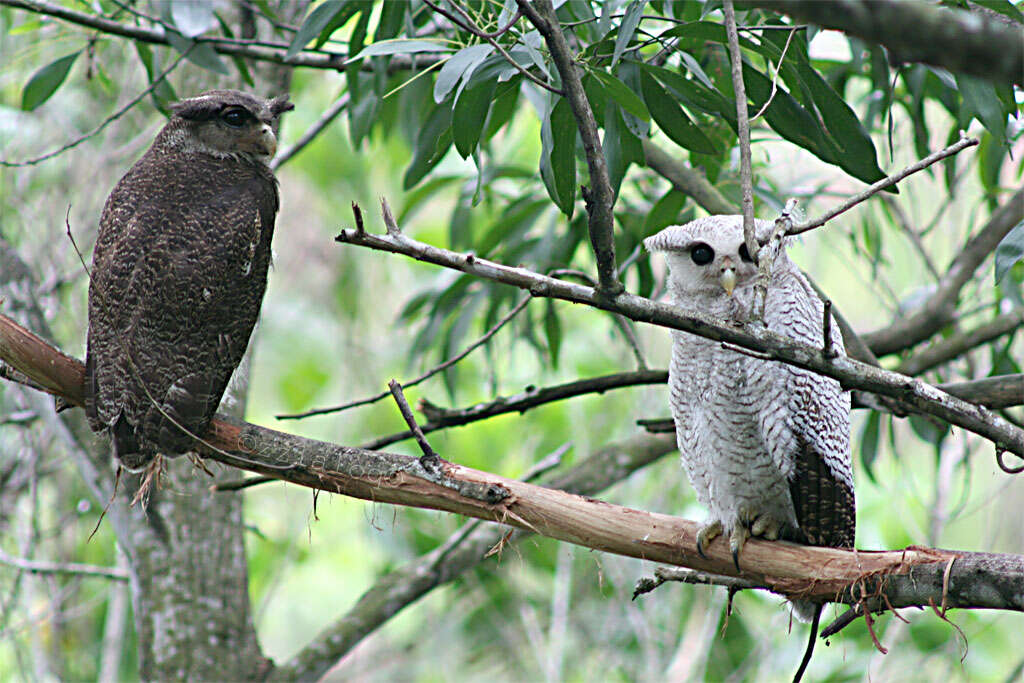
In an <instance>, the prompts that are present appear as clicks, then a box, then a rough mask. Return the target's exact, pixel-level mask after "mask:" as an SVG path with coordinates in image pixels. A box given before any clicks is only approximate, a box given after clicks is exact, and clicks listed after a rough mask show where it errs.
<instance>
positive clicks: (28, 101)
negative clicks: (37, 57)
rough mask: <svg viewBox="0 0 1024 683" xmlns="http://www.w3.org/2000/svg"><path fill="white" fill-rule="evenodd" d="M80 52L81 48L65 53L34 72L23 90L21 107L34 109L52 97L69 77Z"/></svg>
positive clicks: (26, 109)
mask: <svg viewBox="0 0 1024 683" xmlns="http://www.w3.org/2000/svg"><path fill="white" fill-rule="evenodd" d="M80 54H82V51H81V50H78V51H77V52H72V53H71V54H69V55H64V56H63V57H61V58H60V59H55V60H54V61H52V62H50V63H49V64H47V65H46V66H44V67H43V68H41V69H39V70H38V71H36V72H35V73H34V74H32V78H30V79H28V83H26V84H25V89H24V90H23V91H22V92H21V108H22V109H23V110H25V111H32V110H33V109H35V108H36V107H38V106H39V105H41V104H42V103H43V102H45V101H46V100H48V99H50V98H51V97H52V96H53V93H55V92H57V88H59V87H60V86H61V84H62V83H63V82H64V79H65V78H67V77H68V72H69V71H71V66H72V65H73V64H74V63H75V60H76V59H78V55H80Z"/></svg>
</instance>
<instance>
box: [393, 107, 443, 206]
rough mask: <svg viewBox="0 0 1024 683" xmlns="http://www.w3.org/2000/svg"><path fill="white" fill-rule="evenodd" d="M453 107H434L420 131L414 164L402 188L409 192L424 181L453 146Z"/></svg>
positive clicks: (407, 170) (413, 158) (411, 165)
mask: <svg viewBox="0 0 1024 683" xmlns="http://www.w3.org/2000/svg"><path fill="white" fill-rule="evenodd" d="M451 125H452V106H451V104H449V103H448V102H442V103H441V104H439V105H437V106H436V107H434V110H433V111H432V112H431V113H430V115H429V116H428V117H427V120H426V122H425V123H424V124H423V127H422V129H421V130H420V136H419V138H418V139H417V140H416V150H415V151H414V152H413V157H412V162H411V163H410V164H409V168H408V169H406V171H405V177H404V178H403V180H402V188H403V189H405V190H408V189H409V188H411V187H413V186H414V185H416V183H418V182H420V181H421V180H423V177H424V176H426V175H427V173H429V172H430V169H432V168H433V167H434V166H436V165H437V162H438V161H440V160H441V158H442V157H444V154H445V152H447V151H448V148H449V147H451V144H452V134H451Z"/></svg>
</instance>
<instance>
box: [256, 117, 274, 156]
mask: <svg viewBox="0 0 1024 683" xmlns="http://www.w3.org/2000/svg"><path fill="white" fill-rule="evenodd" d="M260 144H261V145H262V146H263V149H265V150H266V152H265V153H266V155H267V156H268V157H272V156H274V154H276V153H277V136H276V135H274V131H273V129H272V128H271V127H270V126H268V125H267V124H265V123H264V124H263V128H262V129H261V130H260Z"/></svg>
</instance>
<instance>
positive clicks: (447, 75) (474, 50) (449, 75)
mask: <svg viewBox="0 0 1024 683" xmlns="http://www.w3.org/2000/svg"><path fill="white" fill-rule="evenodd" d="M492 52H494V48H493V47H491V46H490V45H487V44H479V45H470V46H469V47H464V48H462V49H461V50H459V51H458V52H456V53H455V54H454V55H452V56H451V57H450V58H449V59H448V61H446V62H445V63H444V64H443V65H442V66H441V70H440V71H438V72H437V80H436V81H434V101H435V102H443V101H444V98H446V97H448V93H450V92H451V91H452V88H454V87H455V84H456V83H458V82H459V81H460V80H462V81H468V80H469V79H470V78H471V77H472V75H473V71H475V70H476V68H477V67H478V66H480V63H481V62H483V61H484V60H485V59H487V58H488V57H489V56H490V55H491V53H492Z"/></svg>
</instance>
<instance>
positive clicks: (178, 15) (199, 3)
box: [171, 0, 217, 38]
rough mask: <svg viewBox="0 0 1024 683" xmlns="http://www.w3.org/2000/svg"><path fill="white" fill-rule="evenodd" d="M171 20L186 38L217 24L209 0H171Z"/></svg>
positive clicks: (193, 36)
mask: <svg viewBox="0 0 1024 683" xmlns="http://www.w3.org/2000/svg"><path fill="white" fill-rule="evenodd" d="M171 21H172V22H174V26H175V27H176V28H177V29H178V30H179V31H181V35H183V36H185V37H186V38H195V37H196V36H198V35H199V34H200V33H204V32H206V31H209V30H210V29H211V28H213V27H214V26H216V25H217V17H215V16H214V14H213V4H212V3H211V2H210V0H171Z"/></svg>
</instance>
